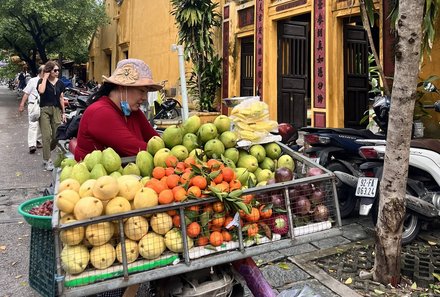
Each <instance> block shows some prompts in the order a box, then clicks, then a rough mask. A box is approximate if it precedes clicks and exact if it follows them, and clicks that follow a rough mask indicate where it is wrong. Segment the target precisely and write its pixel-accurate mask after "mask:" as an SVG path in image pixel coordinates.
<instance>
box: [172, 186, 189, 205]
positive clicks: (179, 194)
mask: <svg viewBox="0 0 440 297" xmlns="http://www.w3.org/2000/svg"><path fill="white" fill-rule="evenodd" d="M172 191H173V195H174V201H177V202H181V201H183V200H185V199H186V190H185V188H184V187H182V186H176V187H174V188H173V189H172Z"/></svg>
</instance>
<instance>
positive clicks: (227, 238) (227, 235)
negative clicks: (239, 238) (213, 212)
mask: <svg viewBox="0 0 440 297" xmlns="http://www.w3.org/2000/svg"><path fill="white" fill-rule="evenodd" d="M222 237H223V240H224V241H231V240H232V235H231V233H229V232H228V231H226V230H223V231H222Z"/></svg>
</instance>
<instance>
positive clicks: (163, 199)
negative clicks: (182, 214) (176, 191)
mask: <svg viewBox="0 0 440 297" xmlns="http://www.w3.org/2000/svg"><path fill="white" fill-rule="evenodd" d="M158 201H159V204H170V203H172V202H173V201H174V195H173V191H171V190H170V189H166V190H163V191H162V192H160V193H159V198H158Z"/></svg>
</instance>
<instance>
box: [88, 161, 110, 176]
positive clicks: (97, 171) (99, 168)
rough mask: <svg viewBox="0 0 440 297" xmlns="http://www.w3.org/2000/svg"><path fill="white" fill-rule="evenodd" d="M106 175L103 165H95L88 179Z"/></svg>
mask: <svg viewBox="0 0 440 297" xmlns="http://www.w3.org/2000/svg"><path fill="white" fill-rule="evenodd" d="M104 175H107V171H105V168H104V165H102V164H96V165H95V166H94V167H93V168H92V171H90V178H91V179H98V178H99V177H101V176H104Z"/></svg>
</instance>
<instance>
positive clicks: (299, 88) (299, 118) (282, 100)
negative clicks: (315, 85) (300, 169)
mask: <svg viewBox="0 0 440 297" xmlns="http://www.w3.org/2000/svg"><path fill="white" fill-rule="evenodd" d="M309 51H310V15H309V14H307V15H302V16H298V17H295V18H292V19H291V20H286V21H281V22H279V23H278V63H277V64H278V65H277V69H278V70H277V71H278V72H277V73H278V75H277V77H278V92H277V95H278V96H277V98H278V99H277V107H278V108H277V114H278V118H277V120H278V122H279V123H290V124H293V125H295V127H297V128H300V127H304V126H306V125H307V122H308V121H307V109H308V108H309V106H310V78H309V75H310V64H311V63H310V53H309Z"/></svg>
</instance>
